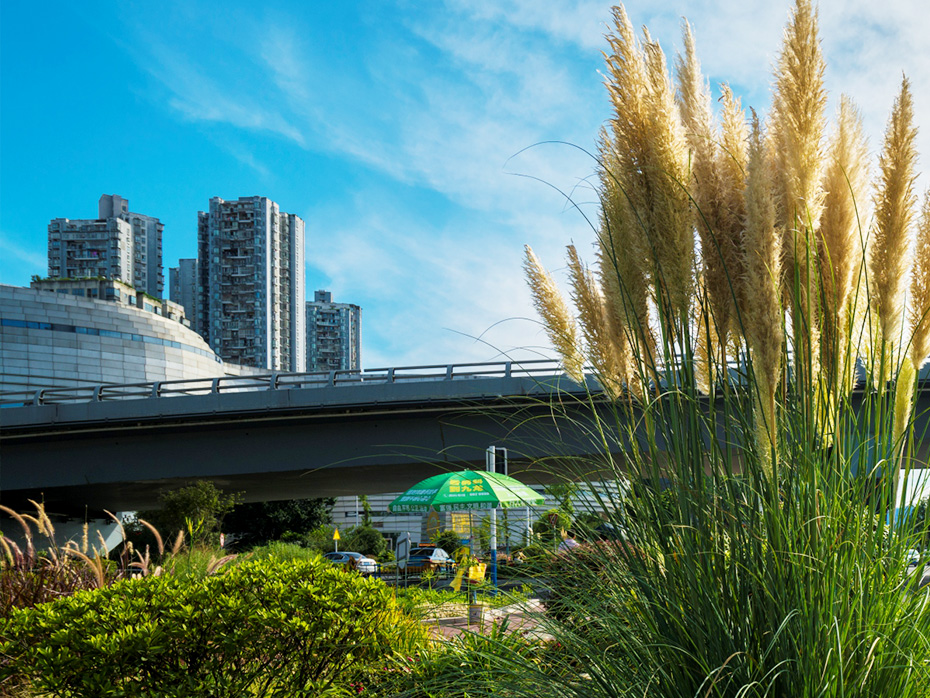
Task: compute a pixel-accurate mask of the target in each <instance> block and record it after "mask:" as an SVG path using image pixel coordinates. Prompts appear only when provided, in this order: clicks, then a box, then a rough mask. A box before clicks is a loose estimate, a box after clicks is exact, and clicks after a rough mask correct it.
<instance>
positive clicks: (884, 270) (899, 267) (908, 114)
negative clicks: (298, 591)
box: [869, 77, 917, 386]
mask: <svg viewBox="0 0 930 698" xmlns="http://www.w3.org/2000/svg"><path fill="white" fill-rule="evenodd" d="M916 137H917V129H916V128H915V127H914V107H913V101H912V99H911V91H910V84H909V82H908V80H907V78H906V77H905V78H903V79H902V81H901V91H900V93H899V94H898V97H897V98H896V99H895V103H894V108H893V109H892V112H891V120H890V121H889V123H888V127H887V130H886V131H885V143H884V147H883V149H882V154H881V157H880V158H879V167H880V169H881V174H880V175H879V180H878V182H877V185H876V194H875V227H874V231H873V240H872V243H871V244H870V271H871V274H870V276H871V285H870V289H869V290H870V298H871V301H872V311H873V314H874V315H877V318H878V326H877V329H878V342H879V344H878V348H879V350H880V351H881V354H880V356H879V360H878V361H877V362H876V363H877V364H878V365H879V366H884V373H883V374H882V375H880V376H878V377H877V382H878V384H879V386H881V385H883V384H884V383H885V382H886V381H887V380H888V379H889V378H890V376H891V375H893V374H894V372H895V368H896V367H895V364H896V363H897V362H899V361H900V352H898V351H897V349H899V348H900V347H899V346H897V345H899V344H900V342H901V334H902V329H903V321H904V298H905V292H906V289H907V285H906V284H907V276H908V271H909V266H910V262H911V257H910V248H911V237H910V230H911V224H912V223H913V219H914V208H915V204H916V203H917V197H916V195H915V194H914V180H915V177H916V175H915V164H916V160H917V151H916V148H915V146H914V141H915V139H916Z"/></svg>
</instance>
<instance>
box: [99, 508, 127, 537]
mask: <svg viewBox="0 0 930 698" xmlns="http://www.w3.org/2000/svg"><path fill="white" fill-rule="evenodd" d="M103 513H104V514H106V515H107V516H109V517H110V518H111V519H113V522H114V523H115V524H116V526H117V528H119V535H120V538H121V539H122V540H126V528H125V527H124V526H123V522H122V521H120V520H119V517H118V516H117V515H116V514H114V513H113V512H112V511H109V510H107V509H104V510H103Z"/></svg>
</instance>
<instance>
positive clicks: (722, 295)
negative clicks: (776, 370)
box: [676, 22, 742, 381]
mask: <svg viewBox="0 0 930 698" xmlns="http://www.w3.org/2000/svg"><path fill="white" fill-rule="evenodd" d="M682 33H683V39H684V45H685V55H684V56H682V55H680V54H679V55H678V58H677V60H676V73H677V75H678V106H679V110H680V112H681V119H682V123H683V124H684V127H685V133H686V135H687V139H688V148H689V150H690V155H691V178H690V182H689V188H690V190H691V196H692V199H693V200H694V209H693V214H694V226H695V228H696V229H697V231H698V233H699V235H700V240H701V264H702V266H701V282H702V285H703V288H704V291H703V292H702V293H705V294H706V300H707V303H706V304H703V307H705V308H706V309H707V311H708V312H709V318H710V323H709V324H710V325H711V326H710V327H708V323H701V334H700V339H699V345H700V346H701V347H702V352H704V353H705V354H706V357H707V359H708V361H707V362H704V361H702V362H700V364H701V365H702V366H703V367H705V368H706V369H707V370H710V368H711V365H712V363H713V360H712V358H713V357H715V356H716V357H717V360H718V361H721V363H722V362H723V361H725V355H726V351H725V350H726V344H727V336H728V334H729V325H730V316H731V311H732V308H733V292H732V290H731V287H730V281H729V278H728V269H727V267H726V264H727V257H732V256H733V255H732V253H729V254H728V252H729V251H728V250H726V249H724V248H725V247H726V246H727V242H728V238H727V235H726V231H725V230H723V229H722V228H723V225H722V223H723V221H722V220H721V219H722V218H723V213H724V207H725V206H726V201H725V198H724V196H723V188H724V183H723V181H722V179H721V172H720V171H719V170H718V167H717V162H718V155H717V151H718V149H719V148H718V145H717V134H716V132H715V131H716V129H715V127H714V120H713V115H712V112H711V101H710V100H711V96H710V89H709V87H708V86H707V81H706V80H705V79H704V77H703V76H702V74H701V66H700V63H699V62H698V59H697V52H696V50H695V47H694V36H693V34H692V33H691V26H690V25H689V24H688V23H687V22H684V23H683V27H682ZM740 186H742V182H740ZM707 380H708V381H712V380H713V377H712V375H711V374H708V375H707Z"/></svg>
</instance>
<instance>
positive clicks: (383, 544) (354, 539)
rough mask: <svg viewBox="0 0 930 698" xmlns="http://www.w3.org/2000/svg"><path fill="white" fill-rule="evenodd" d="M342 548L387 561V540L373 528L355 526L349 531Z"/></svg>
mask: <svg viewBox="0 0 930 698" xmlns="http://www.w3.org/2000/svg"><path fill="white" fill-rule="evenodd" d="M340 547H341V548H343V549H344V550H351V551H354V552H357V553H361V554H362V555H367V556H368V557H372V558H374V559H376V560H379V561H382V562H383V561H384V560H386V559H387V557H386V555H387V552H388V544H387V539H385V537H384V536H383V535H382V533H381V531H379V530H378V529H377V528H374V527H373V526H355V527H353V528H351V529H349V531H348V533H346V537H345V541H344V543H343V544H342V545H341V546H340Z"/></svg>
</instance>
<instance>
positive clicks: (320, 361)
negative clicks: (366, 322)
mask: <svg viewBox="0 0 930 698" xmlns="http://www.w3.org/2000/svg"><path fill="white" fill-rule="evenodd" d="M361 363H362V309H361V308H359V307H358V306H357V305H353V304H351V303H333V294H332V293H330V292H329V291H317V292H316V293H314V294H313V300H312V301H307V369H306V370H307V371H346V370H357V369H359V368H361Z"/></svg>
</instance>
